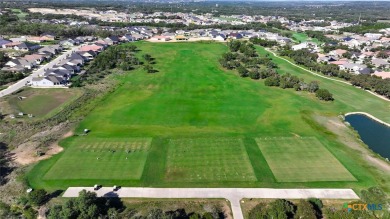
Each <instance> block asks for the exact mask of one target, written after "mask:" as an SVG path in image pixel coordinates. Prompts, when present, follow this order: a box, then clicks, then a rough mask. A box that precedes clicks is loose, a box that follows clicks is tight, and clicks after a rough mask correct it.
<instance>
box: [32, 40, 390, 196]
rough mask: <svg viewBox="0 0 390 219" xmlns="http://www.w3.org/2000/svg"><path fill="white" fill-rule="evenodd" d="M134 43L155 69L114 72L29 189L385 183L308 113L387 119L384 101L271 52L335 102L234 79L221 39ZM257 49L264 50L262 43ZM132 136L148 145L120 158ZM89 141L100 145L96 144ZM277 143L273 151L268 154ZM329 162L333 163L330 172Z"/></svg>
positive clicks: (385, 177) (389, 118)
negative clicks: (223, 61)
mask: <svg viewBox="0 0 390 219" xmlns="http://www.w3.org/2000/svg"><path fill="white" fill-rule="evenodd" d="M135 45H137V47H138V48H139V49H140V53H139V55H140V57H141V55H142V54H146V53H148V54H151V55H152V57H153V58H155V62H156V64H155V65H154V68H155V69H156V70H158V72H157V73H154V74H147V73H146V72H145V71H144V70H143V69H137V70H134V71H131V72H129V73H128V74H125V75H118V76H116V77H117V79H118V80H121V81H122V82H124V83H122V85H121V86H119V87H118V88H117V90H116V91H115V92H113V93H111V94H109V95H108V96H107V97H106V98H104V100H103V101H102V102H101V103H100V104H99V106H97V107H96V108H95V109H94V110H93V111H92V112H91V113H90V114H89V115H88V116H87V117H86V118H85V119H84V120H83V121H82V122H81V123H80V124H79V126H78V127H77V128H76V130H75V132H76V134H81V133H82V132H83V130H84V129H89V130H91V132H90V133H89V134H88V135H87V136H74V137H71V138H67V139H65V140H63V141H62V142H61V145H62V146H63V147H64V148H65V150H64V152H62V153H60V154H58V155H55V156H54V157H52V158H51V159H48V160H44V161H41V162H40V163H38V164H37V165H35V166H34V167H33V169H32V170H31V171H30V172H29V173H28V175H27V179H28V181H29V183H30V184H31V186H32V187H34V188H46V189H52V190H54V189H64V188H66V187H68V186H91V185H94V184H97V183H98V184H102V185H104V186H111V185H121V186H152V187H275V188H276V187H279V188H281V187H283V188H293V187H316V188H321V187H338V188H340V187H341V188H345V187H347V188H354V189H356V190H360V189H361V188H366V187H369V186H374V185H381V186H383V185H388V182H389V181H390V176H389V174H385V173H383V172H380V171H378V170H377V169H375V168H373V167H372V166H371V165H369V164H368V163H367V162H366V161H365V160H364V159H363V158H362V156H361V154H360V153H358V152H356V151H355V150H353V149H351V148H349V147H347V146H345V145H343V143H342V142H339V141H338V140H336V139H337V138H336V137H335V136H334V134H332V133H330V132H329V131H328V130H326V129H325V128H324V127H322V126H320V125H319V124H317V123H316V122H315V121H314V119H313V115H316V114H318V115H329V116H337V115H339V114H340V113H345V112H350V111H366V112H370V113H371V114H373V115H374V116H377V117H378V118H380V119H382V120H384V121H387V122H389V121H390V115H387V114H388V113H386V110H387V112H388V110H389V108H390V103H388V102H385V101H383V100H381V99H379V98H377V97H375V96H372V95H370V94H369V93H367V92H364V91H362V90H359V89H356V88H354V87H352V86H347V85H343V84H340V83H338V82H333V81H326V79H323V80H322V79H321V78H318V77H316V76H313V75H310V74H309V73H306V72H304V71H302V70H300V69H299V68H296V67H294V66H292V65H291V64H288V63H286V62H285V61H283V60H281V59H276V58H274V60H275V62H276V63H277V64H278V65H279V66H280V68H279V70H278V71H279V72H280V73H286V72H290V73H291V74H295V75H299V76H300V77H303V78H305V80H306V81H310V80H318V81H319V82H320V86H321V87H322V88H326V89H329V90H330V91H331V92H332V93H333V94H334V97H335V101H333V102H323V101H320V100H318V99H317V98H316V97H315V96H314V94H310V93H307V92H296V91H293V90H292V89H286V90H284V89H281V88H275V87H266V86H265V85H264V82H263V81H261V80H259V81H255V80H251V79H249V78H240V77H239V76H238V75H237V74H236V73H235V72H234V71H226V70H224V69H222V68H221V67H220V65H219V63H218V59H219V58H220V57H221V54H222V53H223V52H226V51H227V47H226V45H225V44H222V43H202V42H197V43H148V42H137V43H135ZM122 46H126V45H122ZM258 51H259V53H261V54H263V55H264V54H265V53H267V51H265V50H263V49H262V48H258ZM138 138H142V139H151V142H150V145H148V146H147V147H145V148H144V149H142V150H141V151H139V152H137V153H140V155H139V156H134V157H131V158H130V157H128V160H126V157H127V154H126V151H124V148H125V147H123V146H122V145H124V144H132V142H133V141H134V139H138ZM265 138H280V139H285V138H288V141H284V143H283V144H281V145H280V146H279V144H277V143H275V142H274V143H272V144H264V146H263V144H262V142H263V141H260V145H258V144H257V143H259V139H265ZM111 139H112V140H111ZM256 139H257V142H256ZM305 139H309V140H305ZM94 147H96V148H104V149H102V150H101V151H94V150H95V149H92V148H94ZM274 147H275V148H274ZM278 147H280V148H278ZM286 147H288V150H286ZM107 148H108V149H107ZM273 149H275V150H278V153H272V150H273ZM91 150H92V151H91ZM110 150H115V152H111V151H110ZM305 151H310V154H311V156H312V157H310V159H309V158H308V161H310V162H313V163H310V162H307V163H304V162H303V161H302V160H301V159H303V158H304V156H302V155H305ZM284 153H290V154H289V156H288V157H286V159H289V160H290V161H291V169H289V170H284V171H285V172H286V171H288V172H289V174H288V175H286V176H281V175H282V172H280V171H281V169H280V165H282V164H283V163H280V165H279V166H278V165H277V163H279V161H280V160H282V159H284V155H285V154H284ZM294 153H295V154H294ZM97 157H99V159H97ZM100 157H101V159H102V160H100ZM101 161H102V162H101ZM273 161H276V162H273ZM103 162H104V163H103ZM126 162H128V163H126ZM329 162H330V163H329ZM275 163H276V165H275ZM141 166H143V167H141ZM329 166H331V167H332V168H329V169H326V168H327V167H329ZM77 167H78V168H77ZM71 170H72V171H71ZM318 170H324V171H325V170H326V173H324V174H322V173H318ZM140 171H141V172H142V174H140Z"/></svg>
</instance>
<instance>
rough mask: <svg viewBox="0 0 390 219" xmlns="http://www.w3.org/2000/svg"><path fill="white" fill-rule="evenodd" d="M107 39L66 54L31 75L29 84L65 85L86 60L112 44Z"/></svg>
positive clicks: (44, 85) (91, 58)
mask: <svg viewBox="0 0 390 219" xmlns="http://www.w3.org/2000/svg"><path fill="white" fill-rule="evenodd" d="M110 39H111V37H110ZM107 41H108V40H107V39H105V40H98V41H96V42H93V43H89V44H87V45H84V46H82V47H80V48H79V50H78V51H76V52H73V53H72V54H70V55H68V56H67V57H66V58H65V59H63V60H61V61H60V62H59V63H58V64H57V65H55V66H53V67H52V68H50V69H45V71H44V72H43V73H42V74H39V75H38V76H37V77H33V78H32V81H31V85H32V86H34V87H58V86H67V85H68V84H69V81H70V78H71V77H72V76H74V75H76V74H79V73H80V72H81V70H82V68H83V66H84V65H85V64H86V63H87V62H90V61H92V60H93V59H94V58H95V57H96V56H97V55H98V54H99V53H100V52H102V51H104V50H105V49H106V48H107V47H108V46H109V45H112V44H109V43H108V42H107ZM114 41H115V39H114Z"/></svg>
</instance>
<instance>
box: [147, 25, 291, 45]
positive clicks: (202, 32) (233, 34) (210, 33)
mask: <svg viewBox="0 0 390 219" xmlns="http://www.w3.org/2000/svg"><path fill="white" fill-rule="evenodd" d="M191 37H193V38H203V37H207V38H208V39H211V40H215V41H226V40H228V39H235V40H236V39H250V38H254V37H255V38H262V39H267V40H273V41H277V42H279V43H280V44H287V43H290V42H292V40H291V39H290V38H287V37H283V36H280V35H278V34H277V33H270V32H267V31H264V30H259V31H255V30H241V31H237V30H220V29H196V30H189V31H184V30H176V31H175V32H169V31H166V32H164V33H162V34H161V35H154V36H152V37H151V40H153V41H171V40H188V39H189V38H191Z"/></svg>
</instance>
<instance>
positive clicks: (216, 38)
mask: <svg viewBox="0 0 390 219" xmlns="http://www.w3.org/2000/svg"><path fill="white" fill-rule="evenodd" d="M213 40H217V41H225V40H226V36H225V35H224V34H217V35H213Z"/></svg>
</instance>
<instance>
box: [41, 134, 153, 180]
mask: <svg viewBox="0 0 390 219" xmlns="http://www.w3.org/2000/svg"><path fill="white" fill-rule="evenodd" d="M150 143H151V139H150V138H123V139H119V138H113V139H106V138H88V137H87V138H79V139H76V140H75V141H73V143H72V144H71V146H70V147H69V148H68V149H67V150H66V152H65V153H64V154H63V155H62V157H61V158H60V159H59V160H58V161H57V162H56V163H55V165H54V166H53V167H52V168H51V169H50V170H49V171H48V172H47V173H46V174H45V176H44V179H45V180H59V179H113V180H118V179H123V180H124V179H130V180H134V179H140V178H141V176H142V173H143V169H144V165H145V162H146V159H147V156H148V151H149V148H150Z"/></svg>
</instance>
